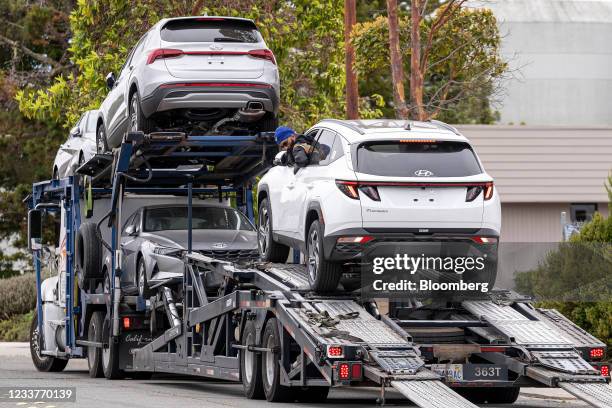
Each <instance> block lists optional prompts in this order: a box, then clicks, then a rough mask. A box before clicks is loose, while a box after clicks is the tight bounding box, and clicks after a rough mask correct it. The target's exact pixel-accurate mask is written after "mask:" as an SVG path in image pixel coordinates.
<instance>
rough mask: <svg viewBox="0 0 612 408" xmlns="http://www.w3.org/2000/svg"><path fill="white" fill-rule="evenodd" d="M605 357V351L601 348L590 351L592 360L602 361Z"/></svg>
mask: <svg viewBox="0 0 612 408" xmlns="http://www.w3.org/2000/svg"><path fill="white" fill-rule="evenodd" d="M603 356H604V349H603V348H601V347H598V348H594V349H591V350H590V351H589V357H591V360H601V359H602V358H603Z"/></svg>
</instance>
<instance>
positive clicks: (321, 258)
mask: <svg viewBox="0 0 612 408" xmlns="http://www.w3.org/2000/svg"><path fill="white" fill-rule="evenodd" d="M323 236H324V235H323V225H322V224H321V222H320V221H319V220H314V221H313V222H312V224H310V228H308V235H307V236H306V268H307V270H308V279H309V280H310V286H311V289H312V290H314V291H315V292H331V291H333V290H335V289H336V288H337V287H338V282H339V281H340V278H341V277H342V265H341V264H339V263H335V262H330V261H327V260H326V259H325V255H324V251H323Z"/></svg>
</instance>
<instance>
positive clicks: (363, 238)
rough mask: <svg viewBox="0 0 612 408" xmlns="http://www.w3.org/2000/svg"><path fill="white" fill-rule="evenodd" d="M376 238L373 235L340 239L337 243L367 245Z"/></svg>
mask: <svg viewBox="0 0 612 408" xmlns="http://www.w3.org/2000/svg"><path fill="white" fill-rule="evenodd" d="M373 239H374V237H373V236H371V235H364V236H357V237H340V238H338V240H337V241H336V242H337V243H338V244H362V245H363V244H367V243H368V242H370V241H371V240H373Z"/></svg>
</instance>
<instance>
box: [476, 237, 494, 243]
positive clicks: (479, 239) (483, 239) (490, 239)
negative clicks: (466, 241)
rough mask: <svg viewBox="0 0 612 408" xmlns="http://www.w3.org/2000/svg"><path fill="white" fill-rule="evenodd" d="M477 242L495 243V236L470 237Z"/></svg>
mask: <svg viewBox="0 0 612 408" xmlns="http://www.w3.org/2000/svg"><path fill="white" fill-rule="evenodd" d="M472 241H474V242H475V243H477V244H497V237H472Z"/></svg>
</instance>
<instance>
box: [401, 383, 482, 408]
mask: <svg viewBox="0 0 612 408" xmlns="http://www.w3.org/2000/svg"><path fill="white" fill-rule="evenodd" d="M391 386H392V387H393V388H395V389H396V390H397V391H399V392H400V393H402V395H403V396H404V397H406V398H408V399H409V400H410V401H412V402H413V403H415V404H417V405H418V406H419V407H421V408H450V407H452V408H478V406H477V405H474V404H472V403H471V402H470V401H468V400H466V399H465V398H463V397H462V396H461V395H459V394H457V393H456V392H455V391H453V390H451V389H450V388H448V387H447V386H446V385H444V383H443V382H442V381H431V380H427V381H423V380H405V381H391Z"/></svg>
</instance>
